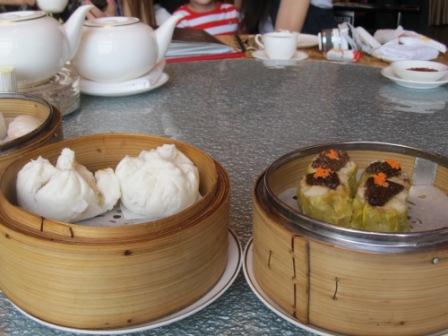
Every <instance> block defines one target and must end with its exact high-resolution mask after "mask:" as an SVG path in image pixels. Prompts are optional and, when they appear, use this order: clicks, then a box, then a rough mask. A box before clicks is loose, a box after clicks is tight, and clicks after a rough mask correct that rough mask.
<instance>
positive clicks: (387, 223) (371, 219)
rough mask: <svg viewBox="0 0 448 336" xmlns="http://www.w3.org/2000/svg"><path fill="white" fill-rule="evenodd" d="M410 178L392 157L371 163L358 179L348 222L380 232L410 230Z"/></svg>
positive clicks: (359, 227) (360, 227) (356, 227)
mask: <svg viewBox="0 0 448 336" xmlns="http://www.w3.org/2000/svg"><path fill="white" fill-rule="evenodd" d="M410 186H411V182H410V179H409V178H408V176H407V175H406V174H405V173H404V172H402V170H401V165H400V164H399V163H398V162H397V161H395V160H386V161H376V162H373V163H372V164H370V165H369V166H368V167H367V168H366V170H365V172H364V174H363V176H362V177H361V179H360V183H359V187H358V190H357V192H356V196H355V198H354V200H353V215H352V221H351V226H352V227H353V228H355V229H360V230H366V231H379V232H403V231H409V229H410V227H409V220H408V205H407V199H408V197H409V189H410Z"/></svg>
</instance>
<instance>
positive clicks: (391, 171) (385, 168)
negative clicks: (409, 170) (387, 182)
mask: <svg viewBox="0 0 448 336" xmlns="http://www.w3.org/2000/svg"><path fill="white" fill-rule="evenodd" d="M366 172H367V173H368V174H378V173H384V174H386V176H387V177H393V176H399V175H400V174H401V167H398V168H393V167H392V166H391V165H390V164H389V163H388V162H387V161H375V162H373V163H371V164H370V165H369V166H368V167H367V168H366Z"/></svg>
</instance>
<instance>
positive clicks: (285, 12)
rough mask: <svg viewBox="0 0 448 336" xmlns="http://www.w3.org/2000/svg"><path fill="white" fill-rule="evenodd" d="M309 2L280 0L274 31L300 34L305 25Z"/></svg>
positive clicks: (306, 0)
mask: <svg viewBox="0 0 448 336" xmlns="http://www.w3.org/2000/svg"><path fill="white" fill-rule="evenodd" d="M309 6H310V0H281V2H280V8H279V9H278V14H277V19H276V21H275V30H289V31H298V32H300V31H301V30H302V28H303V24H304V23H305V18H306V14H307V13H308V7H309Z"/></svg>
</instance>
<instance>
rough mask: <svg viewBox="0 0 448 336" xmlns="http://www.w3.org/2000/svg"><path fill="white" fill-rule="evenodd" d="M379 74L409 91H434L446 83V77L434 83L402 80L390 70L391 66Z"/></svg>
mask: <svg viewBox="0 0 448 336" xmlns="http://www.w3.org/2000/svg"><path fill="white" fill-rule="evenodd" d="M381 74H382V75H383V76H384V77H386V78H388V79H390V80H391V81H393V82H395V83H396V84H398V85H400V86H403V87H407V88H410V89H420V90H428V89H434V88H436V87H439V86H441V85H445V84H447V83H448V76H445V77H443V78H441V79H440V80H438V81H434V82H422V81H413V80H408V79H403V78H400V77H398V76H397V75H396V74H395V72H394V71H393V69H392V66H388V67H386V68H384V69H383V70H381Z"/></svg>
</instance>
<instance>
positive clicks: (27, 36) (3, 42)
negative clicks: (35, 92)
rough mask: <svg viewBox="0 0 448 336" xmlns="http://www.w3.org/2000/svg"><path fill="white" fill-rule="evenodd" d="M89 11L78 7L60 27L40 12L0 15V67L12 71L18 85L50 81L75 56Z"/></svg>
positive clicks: (87, 8) (85, 7)
mask: <svg viewBox="0 0 448 336" xmlns="http://www.w3.org/2000/svg"><path fill="white" fill-rule="evenodd" d="M92 7H93V6H92V5H85V6H81V7H79V8H78V9H77V10H76V11H75V12H74V13H73V14H72V16H71V17H70V19H69V20H68V21H67V23H66V24H65V25H63V26H61V25H60V24H59V23H58V22H57V21H56V20H55V19H53V18H51V17H48V16H46V15H45V13H44V12H41V11H20V12H7V13H2V14H0V66H10V67H13V68H15V70H16V76H17V81H18V84H19V85H27V84H30V83H35V82H40V81H44V80H46V79H48V78H50V77H51V76H53V75H54V74H56V73H57V72H58V71H59V70H60V69H61V68H62V67H63V65H64V64H65V63H66V62H67V61H70V60H71V59H72V58H73V56H74V55H75V53H76V50H77V48H78V46H79V40H80V35H81V34H80V33H81V27H82V23H83V22H84V18H85V16H86V14H87V12H88V11H89V10H90V9H91V8H92Z"/></svg>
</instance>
